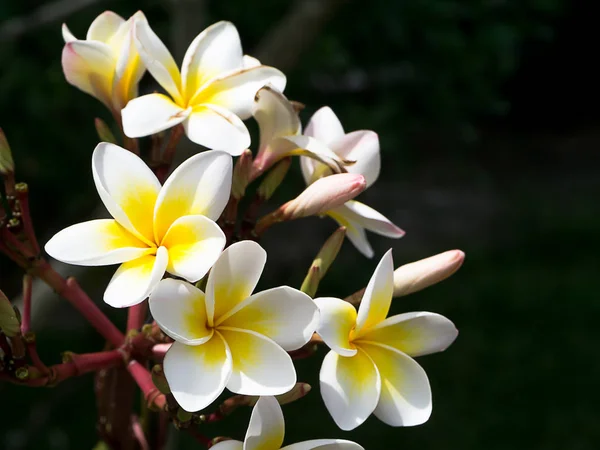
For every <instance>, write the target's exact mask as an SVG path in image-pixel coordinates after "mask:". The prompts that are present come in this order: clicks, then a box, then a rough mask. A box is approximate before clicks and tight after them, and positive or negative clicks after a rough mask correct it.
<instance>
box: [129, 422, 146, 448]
mask: <svg viewBox="0 0 600 450" xmlns="http://www.w3.org/2000/svg"><path fill="white" fill-rule="evenodd" d="M131 430H132V431H133V436H134V437H135V440H136V441H137V443H138V445H139V447H140V450H150V445H149V444H148V439H146V435H145V434H144V429H143V428H142V425H141V424H140V419H139V418H138V416H136V415H135V414H132V415H131Z"/></svg>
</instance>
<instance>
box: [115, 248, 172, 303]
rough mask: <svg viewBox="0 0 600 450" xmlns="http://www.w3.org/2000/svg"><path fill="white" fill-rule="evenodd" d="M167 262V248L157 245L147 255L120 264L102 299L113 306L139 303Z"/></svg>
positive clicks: (160, 275) (158, 277) (161, 274)
mask: <svg viewBox="0 0 600 450" xmlns="http://www.w3.org/2000/svg"><path fill="white" fill-rule="evenodd" d="M168 262H169V256H168V254H167V250H166V249H165V248H164V247H159V248H158V249H157V251H156V256H154V255H148V256H142V257H141V258H138V259H134V260H133V261H128V262H126V263H123V264H121V266H120V267H119V269H118V270H117V271H116V273H115V274H114V275H113V277H112V279H111V280H110V282H109V283H108V286H107V287H106V291H104V301H105V302H106V303H108V304H109V305H110V306H114V307H115V308H124V307H127V306H133V305H137V304H138V303H141V302H142V301H143V300H144V299H145V298H146V297H148V295H150V292H152V289H154V287H155V286H156V285H157V284H158V282H159V281H160V280H161V278H162V277H163V275H164V274H165V269H166V268H167V264H168Z"/></svg>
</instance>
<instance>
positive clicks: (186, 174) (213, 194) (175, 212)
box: [154, 151, 233, 242]
mask: <svg viewBox="0 0 600 450" xmlns="http://www.w3.org/2000/svg"><path fill="white" fill-rule="evenodd" d="M232 166H233V162H232V159H231V156H229V155H228V154H227V153H225V152H219V151H208V152H202V153H199V154H197V155H194V156H192V157H191V158H189V159H187V160H186V161H184V162H183V163H182V164H181V165H180V166H179V167H177V168H176V169H175V170H174V171H173V173H172V174H171V175H170V176H169V178H168V179H167V181H166V182H165V184H164V186H163V187H162V189H161V191H160V194H159V195H158V198H157V199H156V207H155V210H154V237H155V239H156V242H161V241H162V239H163V237H164V235H165V233H166V232H167V230H168V229H169V227H170V226H171V225H172V224H173V222H175V221H176V220H177V219H178V218H179V217H183V216H191V215H202V216H206V217H208V218H209V219H211V220H217V219H218V218H219V216H220V215H221V213H222V212H223V209H224V208H225V205H226V204H227V201H228V200H229V192H230V190H231V173H232Z"/></svg>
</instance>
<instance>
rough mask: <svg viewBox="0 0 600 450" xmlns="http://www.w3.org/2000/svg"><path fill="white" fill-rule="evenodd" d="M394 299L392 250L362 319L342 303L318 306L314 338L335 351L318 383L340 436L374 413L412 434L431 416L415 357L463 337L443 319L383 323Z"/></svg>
mask: <svg viewBox="0 0 600 450" xmlns="http://www.w3.org/2000/svg"><path fill="white" fill-rule="evenodd" d="M393 291H394V267H393V262H392V253H391V250H390V251H388V252H387V253H386V254H385V255H384V257H383V258H382V259H381V261H380V263H379V265H378V266H377V268H376V269H375V273H374V274H373V276H372V277H371V280H370V281H369V284H368V285H367V288H366V290H365V294H364V296H363V299H362V302H361V304H360V307H359V309H358V313H357V312H356V310H355V309H354V307H353V306H352V305H351V304H350V303H348V302H345V301H343V300H340V299H338V298H326V297H324V298H318V299H315V303H316V304H317V305H318V306H319V310H320V312H321V319H320V323H319V326H318V327H317V332H318V333H319V335H320V336H321V338H322V339H323V341H324V342H325V343H326V344H327V345H328V346H329V347H330V348H331V351H330V352H329V353H328V354H327V355H326V356H325V359H324V360H323V365H322V367H321V372H320V375H319V379H320V384H321V395H322V396H323V400H324V402H325V406H326V407H327V409H328V410H329V413H330V414H331V416H332V417H333V420H335V422H336V424H337V425H338V426H339V427H340V428H341V429H343V430H351V429H354V428H356V427H357V426H359V425H360V424H362V423H363V422H364V421H365V420H366V419H367V417H369V416H370V415H371V413H374V414H375V416H377V417H378V418H379V419H380V420H381V421H383V422H385V423H386V424H388V425H391V426H412V425H419V424H422V423H423V422H426V421H427V419H429V416H430V415H431V388H430V387H429V381H428V379H427V375H426V374H425V371H424V370H423V369H422V368H421V366H420V365H419V364H417V363H416V362H415V360H414V359H412V357H415V356H421V355H427V354H430V353H434V352H440V351H442V350H445V349H446V348H447V347H448V346H449V345H450V344H451V343H452V342H453V341H454V339H456V336H457V334H458V332H457V330H456V328H455V327H454V324H453V323H452V322H450V321H449V320H448V319H446V318H445V317H443V316H440V315H439V314H434V313H430V312H412V313H405V314H398V315H396V316H392V317H388V318H386V316H387V314H388V312H389V309H390V304H391V300H392V295H393Z"/></svg>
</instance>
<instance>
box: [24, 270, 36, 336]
mask: <svg viewBox="0 0 600 450" xmlns="http://www.w3.org/2000/svg"><path fill="white" fill-rule="evenodd" d="M32 284H33V278H32V277H31V275H29V274H28V273H26V274H25V275H23V314H21V334H23V335H25V334H27V332H28V331H29V329H30V327H31V288H32Z"/></svg>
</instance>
